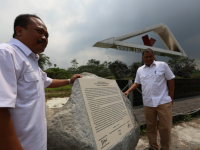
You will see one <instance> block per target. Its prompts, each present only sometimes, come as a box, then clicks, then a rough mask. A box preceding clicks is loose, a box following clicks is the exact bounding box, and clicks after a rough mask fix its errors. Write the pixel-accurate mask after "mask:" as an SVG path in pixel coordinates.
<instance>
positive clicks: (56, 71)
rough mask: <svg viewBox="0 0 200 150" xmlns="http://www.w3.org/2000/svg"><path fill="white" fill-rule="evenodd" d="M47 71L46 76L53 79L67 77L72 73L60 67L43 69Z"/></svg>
mask: <svg viewBox="0 0 200 150" xmlns="http://www.w3.org/2000/svg"><path fill="white" fill-rule="evenodd" d="M45 72H46V73H47V76H48V77H50V78H53V79H69V78H71V77H72V74H71V73H70V72H69V71H67V70H65V69H60V68H49V69H47V70H45Z"/></svg>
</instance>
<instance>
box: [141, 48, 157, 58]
mask: <svg viewBox="0 0 200 150" xmlns="http://www.w3.org/2000/svg"><path fill="white" fill-rule="evenodd" d="M148 52H152V53H153V55H154V52H153V50H152V49H150V48H147V49H145V50H144V51H143V52H142V56H144V53H148Z"/></svg>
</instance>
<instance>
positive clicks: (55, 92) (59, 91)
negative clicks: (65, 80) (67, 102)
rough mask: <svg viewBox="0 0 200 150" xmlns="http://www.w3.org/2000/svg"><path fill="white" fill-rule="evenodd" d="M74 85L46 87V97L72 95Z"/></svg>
mask: <svg viewBox="0 0 200 150" xmlns="http://www.w3.org/2000/svg"><path fill="white" fill-rule="evenodd" d="M71 90H72V85H66V86H63V87H59V88H46V89H45V98H46V100H48V99H51V98H53V97H69V96H70V95H71Z"/></svg>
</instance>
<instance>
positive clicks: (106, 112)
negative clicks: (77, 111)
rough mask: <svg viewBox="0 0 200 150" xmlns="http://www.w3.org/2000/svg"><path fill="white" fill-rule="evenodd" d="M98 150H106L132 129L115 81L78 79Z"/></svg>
mask: <svg viewBox="0 0 200 150" xmlns="http://www.w3.org/2000/svg"><path fill="white" fill-rule="evenodd" d="M79 81H80V86H81V91H82V94H83V98H84V101H85V105H86V109H87V112H88V116H89V119H90V123H91V126H92V131H93V134H94V138H95V141H96V145H97V149H98V150H106V149H107V148H109V147H110V146H111V145H112V144H114V143H115V142H117V141H119V140H120V138H122V137H123V136H124V135H125V134H126V133H127V132H129V131H130V130H131V129H132V128H133V124H132V122H131V119H130V116H129V114H128V111H127V109H126V106H125V103H124V101H123V99H122V96H121V93H120V89H119V87H118V85H117V83H116V81H115V80H107V79H79Z"/></svg>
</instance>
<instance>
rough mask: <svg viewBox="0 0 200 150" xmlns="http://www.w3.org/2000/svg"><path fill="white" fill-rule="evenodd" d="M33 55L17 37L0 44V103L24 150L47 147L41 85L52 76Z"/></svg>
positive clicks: (44, 109) (47, 84) (45, 83)
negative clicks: (8, 114)
mask: <svg viewBox="0 0 200 150" xmlns="http://www.w3.org/2000/svg"><path fill="white" fill-rule="evenodd" d="M38 60H39V55H37V54H36V55H35V54H34V53H33V52H32V51H31V50H30V49H29V48H28V47H27V46H26V45H24V44H23V43H21V42H20V41H19V40H17V39H14V38H13V39H11V40H10V42H9V43H4V44H0V89H1V90H0V107H7V108H9V112H10V115H11V118H12V121H13V124H14V128H15V132H16V135H17V137H18V139H19V141H20V143H21V145H22V147H23V149H24V150H46V149H47V126H46V105H45V93H44V88H45V87H47V86H49V85H50V84H51V82H52V79H50V78H48V77H47V75H46V73H44V72H43V71H42V70H41V69H40V68H39V67H38Z"/></svg>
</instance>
